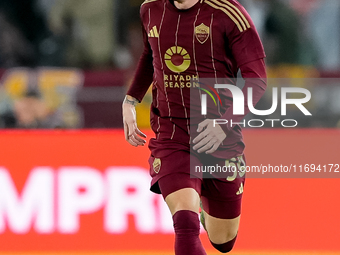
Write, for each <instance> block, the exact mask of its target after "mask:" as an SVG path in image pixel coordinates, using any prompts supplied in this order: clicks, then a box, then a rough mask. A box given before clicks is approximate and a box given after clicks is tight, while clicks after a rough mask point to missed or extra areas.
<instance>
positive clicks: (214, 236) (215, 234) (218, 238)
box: [208, 228, 238, 243]
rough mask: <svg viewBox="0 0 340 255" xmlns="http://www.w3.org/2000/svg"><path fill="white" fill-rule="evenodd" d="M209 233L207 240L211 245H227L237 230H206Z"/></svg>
mask: <svg viewBox="0 0 340 255" xmlns="http://www.w3.org/2000/svg"><path fill="white" fill-rule="evenodd" d="M208 233H209V239H210V241H211V242H212V243H228V242H229V241H232V240H233V239H234V238H235V237H236V235H237V233H238V228H235V229H227V230H225V229H224V230H223V231H221V230H219V231H215V230H214V229H208Z"/></svg>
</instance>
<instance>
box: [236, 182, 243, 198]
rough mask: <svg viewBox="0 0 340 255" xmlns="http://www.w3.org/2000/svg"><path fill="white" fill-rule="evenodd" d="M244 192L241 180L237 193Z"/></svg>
mask: <svg viewBox="0 0 340 255" xmlns="http://www.w3.org/2000/svg"><path fill="white" fill-rule="evenodd" d="M242 193H243V183H242V182H241V185H240V188H239V189H238V191H237V192H236V195H241V194H242Z"/></svg>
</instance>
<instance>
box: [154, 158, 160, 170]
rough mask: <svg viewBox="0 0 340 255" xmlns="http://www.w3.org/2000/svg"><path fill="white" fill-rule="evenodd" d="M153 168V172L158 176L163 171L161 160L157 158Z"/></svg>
mask: <svg viewBox="0 0 340 255" xmlns="http://www.w3.org/2000/svg"><path fill="white" fill-rule="evenodd" d="M152 166H153V170H154V171H155V173H156V174H158V173H159V170H161V159H159V158H155V160H154V161H153V164H152Z"/></svg>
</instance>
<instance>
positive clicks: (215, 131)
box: [193, 119, 227, 154]
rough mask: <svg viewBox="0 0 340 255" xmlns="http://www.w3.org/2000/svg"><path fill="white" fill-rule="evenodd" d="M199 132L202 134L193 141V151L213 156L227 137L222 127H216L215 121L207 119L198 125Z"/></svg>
mask: <svg viewBox="0 0 340 255" xmlns="http://www.w3.org/2000/svg"><path fill="white" fill-rule="evenodd" d="M197 132H199V133H200V134H199V135H198V136H197V137H196V138H195V139H194V140H193V143H194V144H195V145H194V147H193V149H194V150H197V152H198V153H202V152H205V153H206V154H211V153H213V152H215V151H216V150H217V149H218V147H219V146H220V145H221V143H222V142H223V140H224V139H225V138H226V137H227V135H226V134H225V133H224V131H223V130H222V128H221V127H220V125H218V124H216V125H214V121H213V120H210V119H207V120H204V121H202V122H201V123H200V124H198V129H197Z"/></svg>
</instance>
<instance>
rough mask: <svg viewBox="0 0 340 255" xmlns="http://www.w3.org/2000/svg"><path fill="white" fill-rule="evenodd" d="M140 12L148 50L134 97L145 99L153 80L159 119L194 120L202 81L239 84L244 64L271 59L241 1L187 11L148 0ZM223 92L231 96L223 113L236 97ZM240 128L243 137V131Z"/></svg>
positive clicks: (207, 1) (209, 1)
mask: <svg viewBox="0 0 340 255" xmlns="http://www.w3.org/2000/svg"><path fill="white" fill-rule="evenodd" d="M140 14H141V20H142V25H143V30H144V31H143V32H144V52H143V55H142V57H141V59H140V63H139V66H138V69H137V72H136V75H135V78H134V81H133V83H132V85H131V87H130V89H129V91H128V95H131V96H133V97H135V98H137V99H138V100H139V101H141V100H142V98H143V97H144V95H145V93H146V91H147V89H148V88H149V86H150V84H151V83H153V103H152V109H153V112H154V113H155V114H156V115H157V116H158V117H170V118H184V119H187V118H189V117H190V91H191V90H192V89H193V88H195V87H199V86H200V80H201V79H203V78H213V79H214V78H215V79H217V78H226V79H228V80H229V84H234V83H235V79H234V78H236V77H237V72H238V69H239V68H240V67H241V66H243V65H245V64H247V63H250V62H252V61H255V60H259V59H263V58H264V57H265V53H264V50H263V46H262V43H261V41H260V38H259V36H258V33H257V31H256V29H255V27H254V24H253V22H252V20H251V18H250V16H249V15H248V13H247V12H246V11H245V9H244V8H243V7H242V6H241V5H240V4H239V3H238V2H237V1H235V0H199V1H198V2H197V4H196V5H194V6H193V7H191V8H190V9H187V10H179V9H177V8H176V7H175V6H174V5H173V2H171V0H146V1H145V2H144V3H143V4H142V6H141V12H140ZM263 78H264V77H263ZM218 92H219V94H220V95H221V98H222V100H225V102H224V101H222V105H223V107H224V108H221V109H222V110H221V111H220V116H217V117H221V116H222V115H223V114H224V113H225V112H226V110H227V108H228V107H229V106H230V105H231V102H232V101H231V99H230V92H229V95H227V94H226V95H225V97H223V93H224V92H223V91H218ZM226 93H227V92H226ZM255 93H256V92H255ZM188 132H189V130H188ZM235 132H236V133H239V135H236V136H237V137H238V139H240V137H241V135H240V129H238V130H236V131H235ZM229 138H231V136H230V135H229ZM236 140H237V139H236ZM236 140H234V141H233V142H235V141H236Z"/></svg>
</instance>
